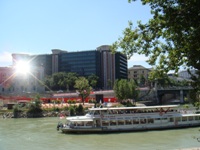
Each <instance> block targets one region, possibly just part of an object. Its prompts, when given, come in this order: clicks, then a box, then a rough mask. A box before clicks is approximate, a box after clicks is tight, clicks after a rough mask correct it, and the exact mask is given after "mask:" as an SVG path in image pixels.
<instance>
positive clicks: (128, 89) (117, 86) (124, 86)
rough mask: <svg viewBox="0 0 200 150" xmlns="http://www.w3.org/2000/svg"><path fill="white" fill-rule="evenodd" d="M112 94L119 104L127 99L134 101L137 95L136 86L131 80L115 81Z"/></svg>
mask: <svg viewBox="0 0 200 150" xmlns="http://www.w3.org/2000/svg"><path fill="white" fill-rule="evenodd" d="M114 92H115V95H116V97H117V99H118V101H119V102H122V101H123V100H127V99H134V100H136V99H137V98H138V95H139V91H138V90H137V86H136V84H135V82H134V81H133V80H130V81H128V80H126V79H121V80H116V81H115V83H114Z"/></svg>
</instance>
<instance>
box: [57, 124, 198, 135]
mask: <svg viewBox="0 0 200 150" xmlns="http://www.w3.org/2000/svg"><path fill="white" fill-rule="evenodd" d="M191 127H200V123H198V124H188V125H178V126H174V125H173V126H159V127H138V128H107V127H100V128H87V129H85V128H61V129H60V130H61V131H62V133H87V134H88V133H114V132H138V131H151V130H170V129H182V128H191Z"/></svg>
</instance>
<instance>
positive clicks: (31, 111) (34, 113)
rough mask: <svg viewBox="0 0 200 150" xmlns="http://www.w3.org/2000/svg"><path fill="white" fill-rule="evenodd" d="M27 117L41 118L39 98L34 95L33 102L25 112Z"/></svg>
mask: <svg viewBox="0 0 200 150" xmlns="http://www.w3.org/2000/svg"><path fill="white" fill-rule="evenodd" d="M27 115H28V116H29V117H41V115H42V101H40V96H39V95H36V96H35V98H34V99H33V101H32V102H31V103H30V104H29V108H28V111H27Z"/></svg>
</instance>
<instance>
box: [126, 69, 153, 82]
mask: <svg viewBox="0 0 200 150" xmlns="http://www.w3.org/2000/svg"><path fill="white" fill-rule="evenodd" d="M149 72H151V69H149V68H145V67H143V66H141V65H133V67H131V68H129V69H128V79H129V80H130V79H133V80H135V81H136V82H137V83H138V84H140V85H141V84H142V85H145V84H146V81H147V80H148V76H149ZM142 78H143V79H145V81H144V82H143V83H141V82H142V81H141V80H142Z"/></svg>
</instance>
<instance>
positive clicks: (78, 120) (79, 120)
mask: <svg viewBox="0 0 200 150" xmlns="http://www.w3.org/2000/svg"><path fill="white" fill-rule="evenodd" d="M67 120H70V121H72V122H90V121H93V119H89V118H88V119H78V118H77V119H72V118H70V119H68V118H67Z"/></svg>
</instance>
